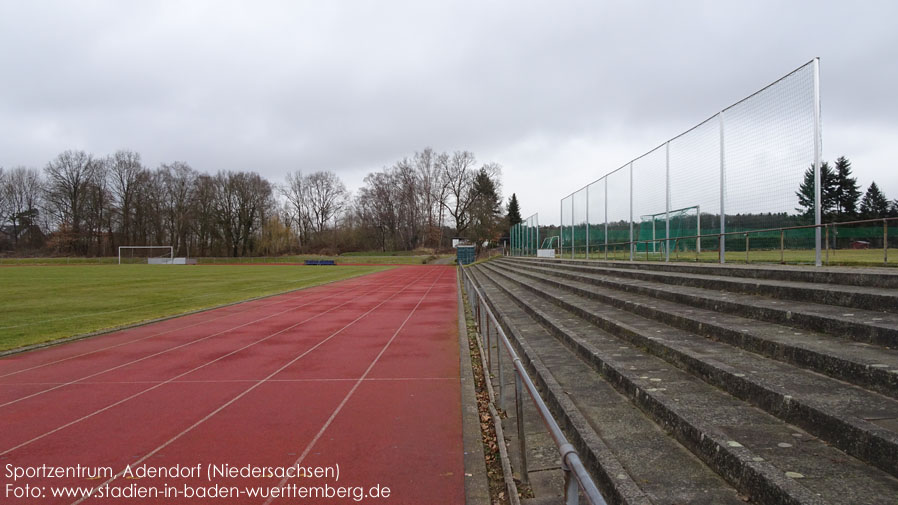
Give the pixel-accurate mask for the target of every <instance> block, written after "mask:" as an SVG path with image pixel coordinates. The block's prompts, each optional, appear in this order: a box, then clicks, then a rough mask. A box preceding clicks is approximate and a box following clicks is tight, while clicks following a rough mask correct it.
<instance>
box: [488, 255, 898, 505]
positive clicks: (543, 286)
mask: <svg viewBox="0 0 898 505" xmlns="http://www.w3.org/2000/svg"><path fill="white" fill-rule="evenodd" d="M471 268H472V270H471V271H472V273H473V276H474V279H475V281H476V282H477V283H478V284H479V286H480V287H481V288H482V290H483V292H484V294H485V296H486V297H487V298H488V303H489V304H490V306H491V307H492V309H493V310H494V312H495V313H496V315H497V317H498V318H499V319H500V322H501V324H502V325H503V327H504V329H505V330H506V332H507V334H508V335H509V336H510V337H511V338H512V340H513V344H514V345H515V347H516V348H517V352H518V353H519V354H520V356H521V358H522V360H524V361H525V363H526V365H527V368H528V370H529V372H530V374H531V376H532V377H533V378H534V381H535V382H536V383H537V384H538V385H539V387H540V389H541V394H542V396H543V398H544V399H545V401H546V403H547V404H548V405H549V406H550V408H551V409H552V411H553V415H554V416H555V418H556V419H557V420H558V421H559V423H560V424H561V425H562V427H563V428H564V430H565V431H566V433H567V435H568V438H569V439H570V440H571V441H572V443H574V444H575V446H576V447H577V449H578V451H579V452H580V454H581V456H582V457H583V460H584V462H585V463H586V464H587V466H588V468H589V470H590V472H591V473H592V475H593V477H594V479H595V480H596V483H597V484H598V485H599V488H600V489H601V490H602V492H603V494H604V495H605V497H606V499H607V500H608V502H609V503H622V504H624V503H625V504H671V505H673V504H685V503H690V504H692V503H695V504H728V503H732V504H737V503H745V502H746V501H748V502H751V503H764V504H823V503H844V504H861V503H863V504H895V503H898V478H896V477H898V349H896V348H898V272H896V271H895V270H890V269H848V268H826V269H815V268H807V267H804V268H803V267H779V266H754V265H751V266H742V265H740V266H729V265H702V264H673V263H669V264H664V263H640V262H633V263H630V262H600V261H582V260H580V261H578V260H536V259H525V258H502V259H499V260H494V261H490V262H486V263H481V264H479V265H477V266H475V267H471ZM510 375H511V374H506V376H507V377H506V381H508V380H511V379H510V378H509V377H508V376H510ZM507 394H508V393H507ZM511 395H513V388H512V393H511V394H510V396H511ZM511 401H513V399H511ZM511 410H512V413H511V414H513V410H514V409H511ZM525 414H526V413H525ZM525 417H528V419H527V426H528V428H527V430H526V436H527V439H528V440H527V442H528V444H527V445H528V463H529V468H528V470H529V474H528V476H529V480H530V482H531V483H532V486H533V490H534V494H535V495H536V497H537V498H541V497H542V498H543V499H547V497H546V495H547V494H551V493H552V492H553V489H554V490H557V489H558V488H557V486H558V482H557V479H558V473H559V472H557V471H556V470H557V468H558V461H556V460H557V453H553V452H552V451H551V450H550V449H552V447H549V446H548V445H547V444H548V441H547V439H546V436H545V433H543V432H542V431H541V430H540V427H539V426H538V424H539V422H538V419H537V418H536V417H535V414H531V415H529V416H525ZM507 422H510V423H511V422H513V418H509V420H508V421H507ZM506 433H507V434H510V435H509V436H510V437H514V436H515V430H514V429H506ZM512 442H513V441H512ZM509 446H510V447H511V448H512V458H513V460H515V461H517V460H519V455H517V454H515V449H516V448H517V444H516V443H509ZM534 503H536V502H534Z"/></svg>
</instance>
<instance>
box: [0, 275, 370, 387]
mask: <svg viewBox="0 0 898 505" xmlns="http://www.w3.org/2000/svg"><path fill="white" fill-rule="evenodd" d="M374 273H376V272H374ZM364 275H366V274H360V275H356V276H353V277H347V278H345V279H339V280H338V281H336V282H340V281H349V280H352V279H358V278H359V277H363V276H364ZM321 277H324V276H319V277H311V278H310V279H320V278H321ZM326 284H328V283H319V284H315V285H311V286H307V287H304V288H298V289H294V290H290V291H284V292H282V293H275V294H272V295H266V296H270V297H278V298H280V297H281V296H282V295H289V294H291V293H296V292H297V291H304V290H305V289H312V288H316V287H319V286H324V285H326ZM369 284H370V283H369ZM362 285H364V283H363V284H362ZM354 287H358V285H356V286H352V287H350V288H348V289H346V290H345V291H349V290H350V289H353V288H354ZM293 300H294V298H293V297H286V298H284V299H281V300H278V301H275V302H271V303H265V304H263V305H261V307H262V308H268V307H271V306H274V305H278V304H280V303H285V302H289V301H293ZM253 301H256V300H253ZM253 301H250V302H246V304H247V305H248V306H247V307H245V308H243V310H238V311H235V312H229V313H227V314H223V315H221V316H218V317H214V318H211V319H206V320H204V321H200V322H198V323H194V324H190V325H187V326H181V327H179V328H175V329H172V330H167V331H163V332H160V333H156V334H153V335H149V336H146V337H140V338H136V339H134V340H128V341H126V342H121V343H118V344H114V345H110V346H106V347H101V348H99V349H94V350H92V351H88V352H84V353H81V354H76V355H73V356H67V357H65V358H62V359H58V360H55V361H49V362H46V363H41V364H38V365H34V366H31V367H28V368H23V369H21V370H16V371H14V372H10V373H7V374H3V375H0V379H2V378H4V377H9V376H12V375H16V374H20V373H23V372H27V371H29V370H35V369H37V368H42V367H45V366H49V365H55V364H57V363H62V362H64V361H68V360H71V359H75V358H80V357H82V356H87V355H90V354H95V353H98V352H102V351H106V350H109V349H114V348H116V347H121V346H123V345H129V344H133V343H135V342H140V341H142V340H146V339H148V338H153V337H158V336H159V335H165V334H167V333H171V332H174V331H179V330H185V329H187V328H192V327H194V326H197V325H200V324H204V323H208V322H210V321H216V320H218V319H222V318H225V317H229V316H234V315H239V314H242V313H244V312H246V311H248V310H252V309H254V308H256V306H255V305H252V303H253ZM241 305H243V304H242V303H238V304H237V305H236V306H238V307H239V306H241ZM227 308H229V307H221V309H227ZM213 310H219V309H213ZM191 315H192V314H186V315H185V317H189V316H191ZM133 329H134V328H128V329H124V330H120V331H121V332H124V333H127V332H128V331H131V330H133ZM114 333H116V332H114Z"/></svg>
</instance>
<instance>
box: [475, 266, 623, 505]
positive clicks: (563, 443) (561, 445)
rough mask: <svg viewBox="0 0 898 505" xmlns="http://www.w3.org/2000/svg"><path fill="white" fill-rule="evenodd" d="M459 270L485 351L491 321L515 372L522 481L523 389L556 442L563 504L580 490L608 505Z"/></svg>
mask: <svg viewBox="0 0 898 505" xmlns="http://www.w3.org/2000/svg"><path fill="white" fill-rule="evenodd" d="M459 269H460V270H461V275H462V280H463V282H464V283H465V284H464V285H465V288H466V290H468V296H469V300H468V301H469V302H470V303H471V305H472V310H473V306H474V305H475V304H474V301H475V300H473V298H474V297H475V296H476V298H477V300H476V302H477V303H476V309H477V314H476V315H475V317H476V318H477V325H478V328H479V329H480V330H481V331H480V334H481V339H483V335H484V332H483V331H482V329H483V327H485V328H486V340H487V349H489V335H490V331H489V330H490V322H491V321H492V326H493V327H494V328H495V330H496V331H495V334H496V338H497V340H501V342H502V344H503V346H504V347H505V350H506V351H507V352H508V354H509V356H510V357H511V359H512V364H513V365H514V368H515V404H516V409H517V422H518V440H519V442H520V443H521V460H522V463H523V464H522V466H523V467H524V468H523V469H522V470H521V474H522V475H521V477H522V479H524V480H526V479H527V476H526V475H524V474H526V457H527V456H526V453H525V452H526V450H525V445H524V438H523V436H524V433H523V419H522V415H523V411H522V406H521V399H522V397H521V389H522V386H523V387H525V388H526V389H527V392H528V393H529V394H530V398H531V400H533V404H534V405H535V406H536V410H537V412H538V413H539V415H540V417H541V418H542V420H543V423H544V424H545V425H546V428H547V429H548V431H549V435H551V437H552V440H553V441H554V442H555V445H556V446H557V447H558V451H559V453H560V454H561V461H562V470H563V471H564V481H565V503H566V504H568V505H576V504H577V503H579V496H580V491H581V490H582V491H583V495H584V496H585V497H586V499H587V501H588V502H589V503H590V504H591V505H607V504H606V502H605V499H604V498H603V497H602V493H601V492H599V489H598V488H597V487H596V485H595V482H593V480H592V478H591V477H590V476H589V474H588V473H587V471H586V467H585V466H584V465H583V461H582V460H581V459H580V455H579V454H578V453H577V450H576V449H575V448H574V446H573V445H571V443H570V442H569V441H568V439H567V437H565V435H564V432H562V431H561V427H560V426H558V423H557V422H556V421H555V418H554V417H552V413H551V412H550V411H549V407H547V406H546V403H545V402H544V401H543V399H542V397H541V396H540V395H539V391H538V390H537V389H536V385H534V383H533V380H532V379H531V378H530V375H529V374H528V373H527V370H526V369H525V368H524V364H523V363H522V362H521V358H520V357H518V354H517V352H515V350H514V348H513V347H512V345H511V341H510V340H509V339H508V336H507V335H506V334H505V330H503V329H502V325H500V324H499V320H498V319H497V318H496V315H495V314H494V313H493V311H492V309H490V307H489V305H488V304H487V303H486V302H485V301H484V300H485V297H484V296H483V293H481V292H480V290H479V289H478V288H477V285H476V284H475V283H474V279H472V278H471V277H470V276H469V274H468V271H467V269H466V268H464V267H459ZM481 319H483V320H484V321H485V324H482V322H481ZM497 362H498V363H499V401H500V403H501V402H502V401H503V400H504V395H503V389H504V384H503V380H502V379H503V378H502V368H501V361H500V360H498V356H497ZM491 400H492V398H491ZM571 477H573V478H571Z"/></svg>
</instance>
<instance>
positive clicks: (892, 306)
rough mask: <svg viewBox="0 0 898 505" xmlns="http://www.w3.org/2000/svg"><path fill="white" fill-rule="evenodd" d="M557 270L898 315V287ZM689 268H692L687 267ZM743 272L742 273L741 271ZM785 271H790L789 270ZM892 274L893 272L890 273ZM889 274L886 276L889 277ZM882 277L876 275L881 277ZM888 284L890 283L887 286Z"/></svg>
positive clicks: (597, 266)
mask: <svg viewBox="0 0 898 505" xmlns="http://www.w3.org/2000/svg"><path fill="white" fill-rule="evenodd" d="M520 261H521V262H522V263H530V264H542V265H545V263H546V262H545V261H539V260H530V259H527V258H523V259H521V260H520ZM554 266H555V268H559V269H564V270H568V271H572V272H582V273H595V274H602V275H610V276H614V277H621V278H625V279H635V280H641V281H652V282H659V283H663V284H669V285H675V286H688V287H695V288H707V289H715V290H720V291H732V292H734V293H742V294H749V295H762V296H767V297H771V298H777V299H781V300H793V301H800V302H812V303H823V304H827V305H838V306H841V307H847V308H855V309H864V310H873V311H882V312H898V287H894V288H886V287H883V286H876V285H874V286H870V285H864V286H857V285H845V284H835V283H832V282H828V283H822V282H808V281H802V280H789V279H788V278H786V279H773V278H762V279H758V278H748V277H725V276H722V275H721V273H720V272H718V271H716V270H717V269H715V268H696V267H691V268H688V270H686V271H680V270H678V269H677V268H676V267H675V268H674V269H670V268H665V269H663V270H656V269H649V268H640V269H636V268H626V267H623V266H621V265H618V264H610V265H609V264H605V263H604V262H595V261H592V262H588V263H587V262H576V261H575V262H569V261H560V262H555V265H554ZM687 267H689V265H687ZM740 271H743V270H740ZM786 272H789V271H788V270H787V271H786ZM889 274H890V275H893V273H892V272H890V273H889ZM890 275H886V278H889V276H890ZM880 277H882V276H877V278H880ZM887 284H888V283H887Z"/></svg>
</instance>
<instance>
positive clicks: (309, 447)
mask: <svg viewBox="0 0 898 505" xmlns="http://www.w3.org/2000/svg"><path fill="white" fill-rule="evenodd" d="M443 273H444V272H440V275H438V276H437V278H436V279H434V281H433V283H432V284H431V285H430V287H429V288H427V291H426V292H425V293H424V294H423V295H421V299H420V300H418V303H416V304H415V307H414V308H413V309H412V310H411V312H409V313H408V316H406V318H405V320H404V321H402V324H401V325H399V328H397V329H396V331H395V332H394V333H393V336H392V337H390V340H388V341H387V343H386V344H385V345H384V346H383V349H381V350H380V352H379V353H378V354H377V356H375V357H374V360H373V361H371V364H370V365H368V369H367V370H365V373H363V374H362V376H361V377H360V378H359V379H357V380H356V382H355V384H353V386H352V389H350V390H349V392H348V393H346V396H345V397H344V398H343V401H341V402H340V404H339V405H337V408H335V409H334V411H333V412H332V413H331V415H330V417H329V418H327V421H325V422H324V426H322V427H321V429H320V430H318V433H316V434H315V437H314V438H312V441H311V442H309V444H308V445H307V446H306V448H305V450H303V451H302V454H300V455H299V458H297V460H296V462H295V463H293V466H298V465H301V464H302V462H303V460H304V459H306V456H308V455H309V452H311V451H312V448H313V447H315V444H316V443H318V440H319V439H320V438H321V436H322V435H324V432H325V431H327V429H328V427H330V425H331V423H333V422H334V419H335V418H336V417H337V415H338V414H339V413H340V411H341V410H343V407H344V406H345V405H346V403H347V402H348V401H349V399H350V398H352V395H353V394H355V392H356V390H357V389H358V388H359V386H360V385H361V384H362V382H363V381H364V380H365V378H366V377H368V374H369V373H371V370H372V369H373V368H374V365H376V364H377V362H378V360H380V357H381V356H383V355H384V353H385V352H387V349H388V348H389V347H390V344H392V343H393V340H395V339H396V336H397V335H399V332H401V331H402V329H403V328H405V325H406V323H408V321H409V319H411V318H412V316H413V315H415V311H417V310H418V307H420V306H421V303H422V302H424V299H425V298H427V295H429V294H430V291H431V290H432V289H433V287H434V286H435V285H436V283H437V281H438V280H440V278H441V277H442V276H443ZM286 483H287V478H286V477H284V478H283V479H281V481H280V482H279V483H278V485H277V487H283V486H284V484H286ZM273 500H274V497H270V498H268V499H267V500H265V503H263V505H269V504H270V503H271V502H272V501H273Z"/></svg>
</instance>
